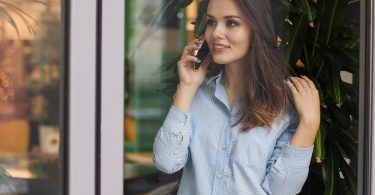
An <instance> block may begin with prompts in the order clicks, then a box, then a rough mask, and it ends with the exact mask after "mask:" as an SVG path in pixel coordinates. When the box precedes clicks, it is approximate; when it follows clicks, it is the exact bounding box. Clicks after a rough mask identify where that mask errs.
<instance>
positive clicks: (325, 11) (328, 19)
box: [318, 0, 347, 46]
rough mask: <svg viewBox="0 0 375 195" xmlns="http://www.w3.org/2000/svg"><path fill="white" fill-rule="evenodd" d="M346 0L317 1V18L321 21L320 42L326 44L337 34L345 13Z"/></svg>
mask: <svg viewBox="0 0 375 195" xmlns="http://www.w3.org/2000/svg"><path fill="white" fill-rule="evenodd" d="M346 6H347V3H346V0H320V1H318V15H319V16H320V17H318V20H319V21H320V22H321V28H320V30H321V31H322V32H324V33H320V34H322V39H321V41H322V42H321V43H322V44H324V45H326V46H328V45H329V43H330V42H331V40H332V39H333V38H334V37H336V36H337V34H338V33H339V32H340V29H341V27H342V25H343V21H344V19H345V13H346V9H345V8H346Z"/></svg>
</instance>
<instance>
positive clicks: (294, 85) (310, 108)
mask: <svg viewBox="0 0 375 195" xmlns="http://www.w3.org/2000/svg"><path fill="white" fill-rule="evenodd" d="M288 86H289V88H290V90H291V92H292V95H293V98H294V103H295V107H296V109H297V112H298V115H299V119H300V125H301V126H304V127H308V128H307V129H309V131H310V133H315V134H316V132H317V131H318V128H319V125H320V100H319V92H318V90H317V89H316V88H315V85H314V83H313V82H312V81H311V80H310V79H309V78H308V77H306V76H302V77H301V78H299V77H291V78H290V79H289V81H288ZM304 129H305V128H304ZM311 131H313V132H311Z"/></svg>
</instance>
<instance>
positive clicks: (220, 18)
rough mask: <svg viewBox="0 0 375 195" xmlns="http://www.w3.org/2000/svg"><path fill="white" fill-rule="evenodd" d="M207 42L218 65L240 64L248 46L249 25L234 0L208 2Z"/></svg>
mask: <svg viewBox="0 0 375 195" xmlns="http://www.w3.org/2000/svg"><path fill="white" fill-rule="evenodd" d="M206 22H207V28H206V32H205V34H204V38H205V40H206V41H207V43H208V45H209V47H210V51H211V55H212V59H213V60H214V62H215V63H218V64H232V63H240V62H242V59H243V58H244V56H245V55H246V54H247V52H248V50H249V45H250V25H249V23H248V22H247V20H246V18H245V16H244V15H243V14H242V12H241V10H240V8H239V7H238V5H237V3H236V0H210V2H209V4H208V8H207V17H206Z"/></svg>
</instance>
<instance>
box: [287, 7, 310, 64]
mask: <svg viewBox="0 0 375 195" xmlns="http://www.w3.org/2000/svg"><path fill="white" fill-rule="evenodd" d="M292 22H293V25H292V26H291V27H290V28H289V30H288V33H287V39H286V41H284V42H283V44H285V45H286V58H287V61H288V62H289V64H291V65H295V64H296V62H297V60H298V59H299V58H300V56H301V52H302V46H303V43H304V42H305V38H306V29H307V28H306V27H307V19H306V15H304V14H301V15H299V16H298V17H297V18H295V21H292Z"/></svg>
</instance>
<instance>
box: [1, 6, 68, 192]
mask: <svg viewBox="0 0 375 195" xmlns="http://www.w3.org/2000/svg"><path fill="white" fill-rule="evenodd" d="M60 9H61V2H60V1H59V0H47V1H0V15H1V17H0V50H1V51H0V169H1V171H0V177H1V180H0V194H13V193H14V194H58V190H59V177H60V172H59V169H60V168H59V167H61V166H60V165H59V159H60V154H59V148H60V144H61V143H60V128H59V127H60V123H59V115H60V109H59V105H60V93H59V91H60V81H61V75H60V72H61V71H60V69H61V66H62V65H61V53H60V52H61V50H60V48H61V47H60V45H61V37H62V36H61V25H60V24H61V21H60V11H61V10H60Z"/></svg>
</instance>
